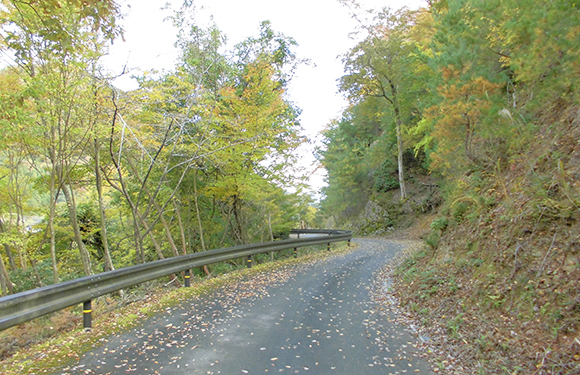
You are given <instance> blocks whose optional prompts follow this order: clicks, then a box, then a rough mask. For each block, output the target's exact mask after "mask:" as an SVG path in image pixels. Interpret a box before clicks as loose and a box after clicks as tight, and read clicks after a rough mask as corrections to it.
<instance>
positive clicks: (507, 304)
mask: <svg viewBox="0 0 580 375" xmlns="http://www.w3.org/2000/svg"><path fill="white" fill-rule="evenodd" d="M344 3H345V5H347V6H349V7H350V9H351V10H352V11H353V16H354V17H356V18H357V19H359V20H360V25H361V30H360V31H361V32H364V33H366V35H368V37H367V38H366V39H365V40H364V41H363V42H361V43H360V44H359V45H358V46H357V47H355V48H354V49H352V50H351V51H348V52H347V53H346V54H345V55H344V57H343V61H344V66H345V75H344V76H343V77H342V79H341V90H342V91H343V92H344V93H345V95H346V96H347V97H348V98H349V99H350V101H351V106H350V108H348V109H347V110H346V111H345V112H344V114H343V115H342V116H341V117H340V118H338V119H337V120H336V121H335V122H333V123H331V124H329V126H328V129H327V130H326V131H325V132H324V133H323V135H324V137H325V145H324V147H322V148H321V149H320V151H319V155H320V160H321V162H322V163H323V165H324V166H325V167H326V168H327V169H328V183H329V186H328V188H326V190H325V193H326V197H325V199H324V200H323V202H322V204H321V211H320V215H321V216H322V217H323V218H324V219H327V220H328V222H330V223H336V225H337V227H347V228H348V227H350V228H353V229H355V230H356V231H358V233H360V234H377V235H384V234H387V235H388V234H389V233H390V232H392V231H394V230H395V229H401V228H407V227H409V226H410V225H411V224H412V223H413V222H414V221H421V217H422V216H423V215H429V217H430V219H431V224H430V227H429V228H428V230H427V231H425V232H424V233H423V235H422V237H423V240H424V241H425V244H426V245H425V246H426V248H425V250H421V251H420V252H418V253H416V254H414V255H413V256H412V257H410V258H408V259H405V260H404V261H402V263H401V265H400V268H399V269H398V270H397V271H396V273H395V276H396V280H397V282H396V284H395V292H396V294H397V295H398V297H399V298H400V302H401V305H402V306H404V308H405V309H407V311H408V312H409V313H412V314H414V316H415V317H416V318H417V321H419V322H420V323H421V325H422V326H424V327H432V328H433V329H434V330H435V331H437V330H439V332H443V333H444V335H443V336H446V338H445V340H446V341H445V343H446V344H445V345H447V346H448V350H447V351H446V352H445V353H446V354H445V355H450V356H451V357H453V358H457V360H459V361H463V362H466V363H467V362H468V363H469V364H470V365H471V369H472V371H473V372H474V373H481V374H518V373H520V374H538V375H539V374H575V373H578V372H579V371H580V331H579V329H580V297H579V296H580V286H579V284H578V280H579V279H580V236H579V233H580V102H579V100H580V91H579V84H580V78H579V77H580V75H579V73H580V64H579V63H578V61H580V60H579V59H578V57H579V55H580V17H578V14H579V13H578V12H579V9H578V4H573V3H571V2H568V1H550V2H538V1H529V0H510V1H499V0H498V1H494V0H491V1H489V0H486V1H479V0H446V1H430V2H428V3H429V6H428V7H427V8H425V9H420V10H418V11H411V10H406V9H403V10H398V11H393V10H390V9H383V10H378V11H375V12H374V13H371V16H370V18H364V17H365V16H364V14H365V13H363V12H361V11H360V10H359V8H357V5H356V4H355V3H354V2H351V1H344ZM346 197H348V199H345V198H346ZM369 217H370V218H369ZM445 360H446V359H445ZM446 361H447V362H449V361H448V360H446ZM442 369H445V366H442ZM449 371H451V370H449Z"/></svg>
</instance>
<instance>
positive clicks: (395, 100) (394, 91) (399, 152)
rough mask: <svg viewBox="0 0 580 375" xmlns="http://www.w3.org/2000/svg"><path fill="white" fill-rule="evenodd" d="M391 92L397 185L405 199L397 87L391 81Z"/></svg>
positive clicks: (401, 123)
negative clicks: (395, 136) (395, 141)
mask: <svg viewBox="0 0 580 375" xmlns="http://www.w3.org/2000/svg"><path fill="white" fill-rule="evenodd" d="M391 93H392V94H393V101H392V104H393V107H394V109H395V120H396V132H397V163H398V168H399V187H400V188H401V200H405V199H407V188H406V186H405V174H404V166H403V135H402V126H403V122H402V121H401V111H400V109H399V100H398V94H397V88H396V87H395V85H393V84H392V83H391Z"/></svg>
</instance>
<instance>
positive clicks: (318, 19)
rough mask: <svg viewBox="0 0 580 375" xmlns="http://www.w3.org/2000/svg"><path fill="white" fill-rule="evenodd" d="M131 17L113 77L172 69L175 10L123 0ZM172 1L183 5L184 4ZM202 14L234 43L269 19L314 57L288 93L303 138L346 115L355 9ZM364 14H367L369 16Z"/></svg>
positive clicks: (217, 7)
mask: <svg viewBox="0 0 580 375" xmlns="http://www.w3.org/2000/svg"><path fill="white" fill-rule="evenodd" d="M120 3H121V4H124V5H123V12H124V13H125V15H126V16H125V18H124V20H122V25H123V26H124V28H125V42H123V41H116V42H115V44H114V45H113V47H112V48H111V52H110V56H108V57H107V58H106V59H105V60H104V62H105V64H106V65H107V66H108V68H109V69H110V70H111V71H112V72H117V73H118V72H120V71H121V70H122V66H123V65H124V64H127V67H128V68H130V69H134V70H133V74H140V71H144V70H149V69H158V70H163V69H165V70H171V69H172V68H173V65H174V61H175V58H176V57H177V51H176V50H175V48H174V46H173V44H174V42H175V39H176V38H175V35H176V30H175V29H173V27H172V25H171V23H170V22H169V21H166V22H164V18H165V17H167V16H168V15H170V14H171V12H170V11H167V10H161V8H162V7H163V5H164V4H165V1H163V0H158V1H157V0H125V1H123V0H121V1H120ZM170 3H172V4H174V5H175V6H178V5H179V4H180V3H181V1H180V0H172V1H170ZM358 3H359V4H361V5H362V6H363V7H364V8H366V9H376V8H382V7H385V6H386V7H391V8H393V9H396V8H400V7H402V6H408V7H411V8H417V7H419V6H424V5H425V1H424V0H406V1H401V0H359V1H358ZM194 4H195V5H196V8H197V10H198V21H197V22H198V24H199V25H200V26H204V25H205V26H207V25H208V24H209V17H210V15H211V16H213V20H214V22H215V23H216V25H217V26H218V28H219V29H220V30H222V31H223V32H224V33H225V34H226V35H227V37H228V41H229V43H231V45H234V44H235V43H237V42H240V41H242V40H244V39H246V38H247V37H249V36H257V34H258V28H259V25H260V23H261V22H262V21H265V20H269V21H271V22H272V28H273V30H275V31H277V32H282V33H284V34H285V35H286V36H289V37H292V38H294V39H295V40H296V41H297V43H298V45H299V46H298V47H297V49H296V52H297V55H298V57H300V58H306V59H310V60H311V61H312V63H313V64H311V65H310V66H306V65H304V66H302V67H300V68H299V69H298V71H297V74H296V76H295V78H294V80H293V82H292V84H291V87H290V90H289V93H288V94H289V99H290V100H291V101H293V102H294V103H295V104H296V105H297V106H298V107H299V108H300V109H301V110H302V115H301V117H300V120H301V124H302V127H303V128H304V130H305V132H304V134H305V135H306V136H308V137H309V138H310V139H312V140H313V141H314V140H315V139H316V137H317V134H319V132H320V131H321V130H323V129H324V127H325V126H326V125H327V124H328V123H329V122H330V120H331V119H334V118H336V117H338V116H339V115H340V113H341V112H342V110H343V109H344V108H346V106H347V103H346V101H345V100H344V98H343V97H342V95H340V94H338V93H337V79H338V78H340V77H341V76H342V74H343V70H342V63H341V61H340V58H339V55H342V54H344V53H346V52H347V51H348V50H349V49H350V48H351V47H352V46H354V44H355V41H354V40H353V39H351V34H352V32H353V31H355V30H356V28H357V22H356V21H355V20H354V19H352V18H351V16H350V12H349V9H348V8H346V7H344V6H342V5H341V4H340V3H339V2H338V1H337V0H291V1H290V0H194ZM363 14H364V13H363ZM115 84H116V85H117V86H118V87H120V88H121V89H125V90H129V89H134V88H136V87H137V84H136V82H135V81H134V80H132V79H131V78H130V76H129V75H127V76H125V77H122V78H120V79H118V80H117V81H116V82H115ZM312 149H313V146H310V148H309V149H308V150H302V151H301V154H303V155H304V157H303V159H302V161H301V164H303V166H304V167H305V168H307V169H308V170H309V171H310V172H313V171H314V169H315V168H316V163H315V161H314V158H313V157H312V156H311V154H312ZM320 172H321V171H318V172H316V173H314V174H312V176H311V178H310V183H311V185H312V186H313V188H314V189H319V188H320V187H321V186H323V174H322V173H320Z"/></svg>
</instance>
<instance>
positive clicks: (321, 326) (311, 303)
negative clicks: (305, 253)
mask: <svg viewBox="0 0 580 375" xmlns="http://www.w3.org/2000/svg"><path fill="white" fill-rule="evenodd" d="M354 242H356V243H358V244H359V245H360V246H359V247H357V248H356V249H355V250H354V251H352V252H350V253H348V254H345V255H340V256H334V257H330V258H329V259H327V260H324V261H320V262H317V263H313V264H311V265H307V266H298V267H294V268H293V269H292V270H291V271H288V272H290V273H291V275H290V277H289V278H288V279H287V280H286V279H285V280H283V281H281V282H278V283H276V282H275V283H272V284H273V285H271V286H267V287H266V289H264V290H263V291H262V292H260V293H259V294H260V295H256V294H258V293H256V294H252V293H245V294H244V293H242V292H243V291H241V290H238V291H232V290H229V291H222V292H221V293H220V292H219V291H216V292H215V293H214V294H213V295H209V296H206V297H204V298H208V299H207V301H211V302H207V301H206V300H195V301H189V302H184V303H182V304H181V305H178V306H176V307H174V308H171V309H167V310H166V311H165V313H163V314H160V315H159V316H156V317H154V318H151V319H149V320H148V321H146V322H145V323H144V324H143V326H142V327H140V328H136V329H134V330H132V331H128V332H125V333H122V334H119V335H117V336H112V337H110V338H109V339H108V342H107V343H106V344H105V345H104V346H103V347H100V348H96V349H95V350H94V351H93V352H90V353H87V354H85V355H84V356H83V358H82V359H81V361H80V364H78V365H76V366H74V367H71V368H65V369H63V370H62V371H61V372H59V373H60V374H130V373H135V374H156V373H159V374H226V375H231V374H264V373H287V374H288V373H292V374H305V373H310V374H349V375H354V374H381V375H383V374H411V373H420V374H434V372H433V371H432V366H430V365H429V364H428V363H427V362H425V361H424V360H422V359H421V358H420V357H418V356H414V355H413V352H414V351H416V350H417V349H415V347H414V344H416V338H415V337H414V336H413V335H412V334H411V333H410V332H409V331H408V330H407V329H405V328H404V327H402V326H399V325H396V324H393V323H390V321H391V320H393V319H392V318H393V317H394V316H393V315H390V314H393V313H392V312H389V311H388V310H389V309H388V308H386V307H385V305H380V304H377V303H376V302H373V301H372V298H371V296H370V295H369V292H370V291H371V290H376V288H381V287H383V284H382V282H380V281H379V282H377V281H376V280H374V281H373V273H374V272H375V271H377V270H378V269H379V268H381V266H383V265H384V264H385V263H386V262H389V261H390V260H391V259H392V258H393V256H394V255H395V254H396V253H397V252H399V251H400V250H401V249H402V246H403V245H401V244H398V243H396V242H392V241H387V240H378V239H356V240H354ZM274 272H276V271H274ZM249 285H251V284H249ZM385 311H386V312H385ZM379 312H380V313H379Z"/></svg>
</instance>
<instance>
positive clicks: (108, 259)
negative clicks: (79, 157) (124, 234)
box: [95, 138, 115, 271]
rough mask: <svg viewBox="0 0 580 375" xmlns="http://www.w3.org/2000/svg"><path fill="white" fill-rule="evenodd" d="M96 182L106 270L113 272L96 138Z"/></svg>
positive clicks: (99, 156)
mask: <svg viewBox="0 0 580 375" xmlns="http://www.w3.org/2000/svg"><path fill="white" fill-rule="evenodd" d="M95 180H96V185H97V194H98V197H99V212H100V214H101V215H100V216H101V218H100V219H101V240H102V242H103V252H104V253H105V269H106V270H107V271H112V270H114V269H115V266H113V259H111V252H110V251H109V241H108V239H107V217H106V214H105V203H104V201H103V176H101V155H100V152H99V143H98V140H97V138H95Z"/></svg>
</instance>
